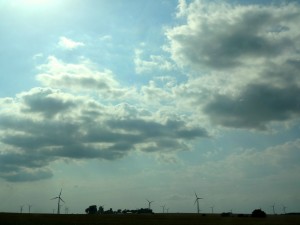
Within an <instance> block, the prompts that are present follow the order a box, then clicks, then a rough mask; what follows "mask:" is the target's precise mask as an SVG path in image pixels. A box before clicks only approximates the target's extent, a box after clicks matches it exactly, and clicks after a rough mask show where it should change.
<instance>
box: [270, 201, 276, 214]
mask: <svg viewBox="0 0 300 225" xmlns="http://www.w3.org/2000/svg"><path fill="white" fill-rule="evenodd" d="M271 207H272V209H273V214H274V215H275V203H274V204H273V205H271Z"/></svg>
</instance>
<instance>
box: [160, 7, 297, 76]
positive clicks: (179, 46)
mask: <svg viewBox="0 0 300 225" xmlns="http://www.w3.org/2000/svg"><path fill="white" fill-rule="evenodd" d="M182 4H183V3H182V2H181V5H182ZM185 11H186V14H187V23H186V24H184V25H181V26H177V27H173V28H171V29H169V30H167V32H166V36H167V38H168V39H169V41H170V49H169V51H170V53H171V54H172V58H173V59H174V60H175V61H176V62H177V63H178V64H179V65H182V66H192V67H194V68H197V69H202V70H203V69H207V68H208V69H221V70H224V69H231V68H235V67H238V66H249V65H250V66H251V65H253V63H252V60H255V61H257V60H260V61H263V60H264V59H265V58H268V57H272V58H276V57H280V56H281V55H282V54H285V53H286V52H287V51H290V50H291V49H295V48H298V47H299V41H298V40H297V39H296V37H297V36H298V33H299V31H298V29H297V24H298V21H299V19H300V16H299V5H297V4H290V5H287V6H282V7H281V6H258V5H250V6H238V5H231V4H227V3H222V4H217V3H210V2H208V1H194V2H193V3H191V4H190V5H189V6H188V9H186V10H185ZM278 27H281V28H282V29H281V30H280V31H281V32H279V30H278Z"/></svg>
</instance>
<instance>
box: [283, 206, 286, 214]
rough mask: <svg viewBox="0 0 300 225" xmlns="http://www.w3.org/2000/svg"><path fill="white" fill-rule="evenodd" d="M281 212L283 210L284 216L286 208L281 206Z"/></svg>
mask: <svg viewBox="0 0 300 225" xmlns="http://www.w3.org/2000/svg"><path fill="white" fill-rule="evenodd" d="M282 210H283V213H284V214H286V211H285V210H286V206H284V205H283V206H282Z"/></svg>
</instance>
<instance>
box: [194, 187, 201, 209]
mask: <svg viewBox="0 0 300 225" xmlns="http://www.w3.org/2000/svg"><path fill="white" fill-rule="evenodd" d="M195 196H196V199H195V202H194V205H195V204H196V203H197V212H198V213H200V208H199V200H200V199H203V198H199V197H198V196H197V194H196V192H195Z"/></svg>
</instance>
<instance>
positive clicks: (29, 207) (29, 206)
mask: <svg viewBox="0 0 300 225" xmlns="http://www.w3.org/2000/svg"><path fill="white" fill-rule="evenodd" d="M31 206H32V205H29V204H28V213H30V209H31Z"/></svg>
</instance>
